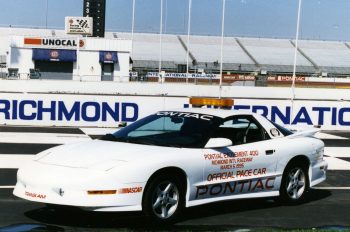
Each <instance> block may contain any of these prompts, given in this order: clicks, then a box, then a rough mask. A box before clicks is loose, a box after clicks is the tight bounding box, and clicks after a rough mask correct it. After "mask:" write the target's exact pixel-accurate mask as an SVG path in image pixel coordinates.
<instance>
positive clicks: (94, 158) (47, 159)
mask: <svg viewBox="0 0 350 232" xmlns="http://www.w3.org/2000/svg"><path fill="white" fill-rule="evenodd" d="M156 149H158V150H159V147H157V146H150V145H140V144H131V143H121V142H111V141H102V140H93V141H87V142H81V143H75V144H69V145H62V146H58V147H55V148H52V149H49V150H47V151H44V152H42V153H40V154H38V157H37V158H36V161H38V162H40V163H44V164H52V165H59V166H65V167H72V168H94V169H102V170H108V169H110V168H113V167H116V166H119V165H122V164H125V163H126V162H130V161H135V160H141V159H142V158H145V155H147V153H149V152H150V153H153V152H152V151H154V150H156Z"/></svg>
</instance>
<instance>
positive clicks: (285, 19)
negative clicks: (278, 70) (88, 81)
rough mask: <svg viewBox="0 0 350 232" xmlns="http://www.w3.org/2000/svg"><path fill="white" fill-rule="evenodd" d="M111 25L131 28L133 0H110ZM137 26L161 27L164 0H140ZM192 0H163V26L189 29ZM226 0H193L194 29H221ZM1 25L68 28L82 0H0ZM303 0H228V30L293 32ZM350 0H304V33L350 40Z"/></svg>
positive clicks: (169, 30)
mask: <svg viewBox="0 0 350 232" xmlns="http://www.w3.org/2000/svg"><path fill="white" fill-rule="evenodd" d="M106 1H107V6H106V30H107V31H119V32H128V31H131V21H132V20H131V18H132V0H106ZM135 1H136V7H135V32H150V33H159V25H160V2H161V0H135ZM188 2H189V0H163V4H164V6H163V32H165V33H169V34H187V25H188V18H189V17H188ZM222 2H223V0H192V11H191V15H192V16H191V34H193V35H221V19H222ZM0 6H1V14H0V26H2V27H6V26H9V25H11V26H14V27H40V28H46V27H47V28H56V29H57V28H60V29H63V28H64V17H65V16H82V14H83V0H0ZM297 7H298V0H226V7H225V30H224V35H225V36H243V37H264V38H294V37H295V32H296V21H297ZM349 13H350V0H303V1H302V11H301V24H300V38H301V39H317V40H337V41H350V17H349Z"/></svg>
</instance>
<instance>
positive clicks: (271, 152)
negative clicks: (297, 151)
mask: <svg viewBox="0 0 350 232" xmlns="http://www.w3.org/2000/svg"><path fill="white" fill-rule="evenodd" d="M265 153H266V155H273V153H275V150H266V151H265Z"/></svg>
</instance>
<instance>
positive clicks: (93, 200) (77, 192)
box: [13, 163, 145, 211]
mask: <svg viewBox="0 0 350 232" xmlns="http://www.w3.org/2000/svg"><path fill="white" fill-rule="evenodd" d="M33 170H35V171H33ZM116 179H117V178H115V176H113V175H112V174H109V173H108V172H102V171H99V172H97V171H89V170H87V169H77V168H67V167H57V166H53V165H40V164H37V163H33V164H32V165H31V166H30V167H27V168H21V169H20V170H19V171H18V174H17V183H16V186H15V189H14V191H13V194H14V195H15V196H17V197H20V198H23V199H26V200H29V201H35V202H41V203H48V204H57V205H67V206H75V207H81V208H84V209H87V210H93V211H135V210H141V202H142V193H143V189H144V186H145V183H129V184H127V183H121V182H120V181H117V180H116ZM135 188H138V189H139V190H140V189H141V190H140V191H129V192H128V191H121V190H125V189H135ZM100 190H116V193H113V194H88V191H100Z"/></svg>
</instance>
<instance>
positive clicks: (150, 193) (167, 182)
mask: <svg viewBox="0 0 350 232" xmlns="http://www.w3.org/2000/svg"><path fill="white" fill-rule="evenodd" d="M142 206H143V211H144V213H145V214H146V216H148V217H150V218H151V219H152V221H153V222H155V223H161V224H167V223H173V222H175V220H176V219H177V218H178V217H179V215H180V211H181V210H182V209H183V208H184V188H183V185H182V184H181V182H180V181H179V179H177V178H176V177H173V176H170V175H164V176H157V177H156V178H154V179H153V180H152V181H151V182H150V184H149V186H148V187H147V189H146V192H145V194H144V199H143V205H142Z"/></svg>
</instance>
